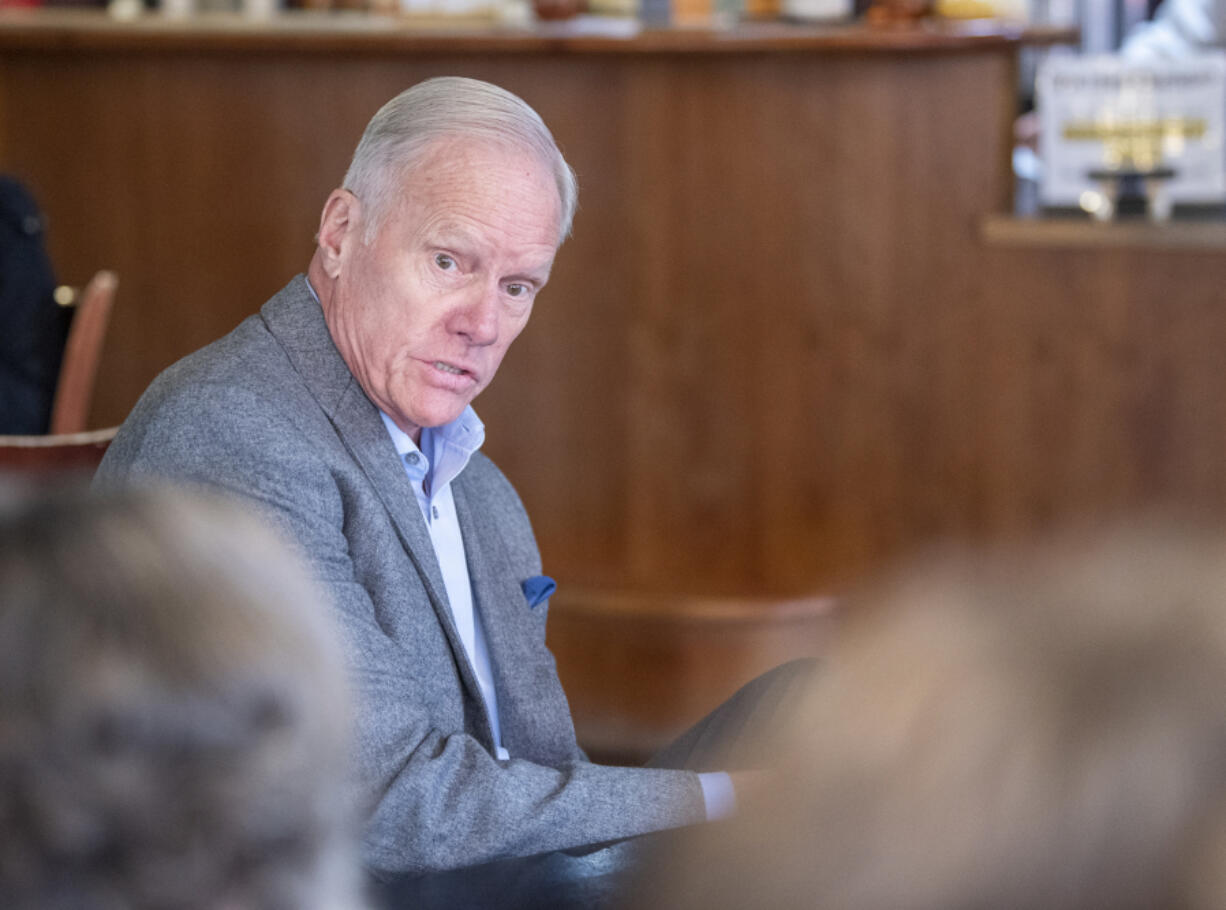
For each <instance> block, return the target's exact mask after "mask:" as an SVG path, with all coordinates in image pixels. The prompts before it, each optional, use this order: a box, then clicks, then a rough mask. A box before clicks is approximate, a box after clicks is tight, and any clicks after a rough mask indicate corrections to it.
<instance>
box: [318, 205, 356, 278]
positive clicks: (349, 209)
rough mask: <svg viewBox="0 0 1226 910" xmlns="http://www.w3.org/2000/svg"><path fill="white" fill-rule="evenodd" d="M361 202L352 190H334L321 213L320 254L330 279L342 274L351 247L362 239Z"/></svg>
mask: <svg viewBox="0 0 1226 910" xmlns="http://www.w3.org/2000/svg"><path fill="white" fill-rule="evenodd" d="M361 231H362V203H361V201H360V200H359V199H358V197H357V196H355V195H353V193H351V192H349V190H340V189H338V190H333V191H332V192H331V193H330V194H329V196H328V201H327V202H325V203H324V210H323V213H322V214H321V215H320V216H319V254H320V259H321V260H322V262H323V267H324V272H325V273H326V274H327V276H328V277H329V278H336V277H337V276H338V275H340V273H341V264H342V262H343V261H344V259H345V255H346V253H347V251H348V249H349V247H351V246H353V245H354V244H355V243H360V242H361Z"/></svg>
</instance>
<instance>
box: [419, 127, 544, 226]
mask: <svg viewBox="0 0 1226 910" xmlns="http://www.w3.org/2000/svg"><path fill="white" fill-rule="evenodd" d="M554 164H555V163H554V160H553V158H552V156H551V155H550V154H549V153H548V152H546V151H544V150H542V149H539V148H536V147H535V146H534V145H532V144H531V143H529V142H527V141H526V140H524V139H521V138H518V137H513V136H503V135H496V136H490V135H484V134H473V133H466V132H456V133H448V134H444V135H442V136H436V137H434V138H432V139H430V140H429V141H428V142H427V143H426V144H425V145H424V146H422V147H421V149H420V150H419V151H418V153H417V154H415V155H411V156H409V157H408V160H407V162H406V163H405V164H404V165H403V166H402V168H401V170H400V173H399V179H398V181H397V185H398V188H399V189H398V192H397V196H398V197H399V198H398V200H397V202H399V203H402V202H404V201H407V200H409V199H411V198H414V197H416V196H417V195H418V194H420V193H422V192H423V191H429V189H430V188H431V187H432V186H434V185H435V184H436V183H437V182H438V181H439V180H440V179H442V178H443V177H444V176H447V177H451V178H453V179H454V178H456V177H457V175H458V176H460V177H462V178H463V179H468V180H471V181H472V182H473V184H474V185H476V184H477V183H478V182H479V181H480V179H481V177H482V176H483V175H485V174H488V173H489V172H490V171H491V170H493V171H510V170H519V169H522V171H523V173H524V174H525V175H526V176H527V175H530V178H531V179H534V180H536V181H538V182H539V183H540V185H541V187H542V193H545V194H547V196H548V198H549V201H550V202H551V203H552V206H553V221H554V224H555V225H556V226H557V233H558V239H557V243H556V244H555V246H557V245H559V244H560V243H561V241H562V237H561V224H562V218H563V200H562V191H561V187H559V186H558V178H557V174H556V171H555V167H554ZM465 170H467V171H468V173H464V172H465Z"/></svg>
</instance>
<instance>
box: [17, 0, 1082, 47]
mask: <svg viewBox="0 0 1226 910" xmlns="http://www.w3.org/2000/svg"><path fill="white" fill-rule="evenodd" d="M627 25H629V27H630V30H632V33H631V34H625V35H619V34H608V35H606V34H594V33H591V32H589V31H586V30H584V29H583V28H580V27H570V26H568V25H566V24H565V23H563V24H546V25H542V26H530V27H523V28H515V27H511V26H500V25H497V24H495V23H493V22H491V21H488V20H480V19H470V20H446V19H440V20H438V21H429V22H422V21H420V20H419V21H415V22H414V21H405V20H401V19H398V18H394V17H386V16H383V17H380V16H374V15H353V14H330V13H313V12H297V11H296V12H291V13H281V14H278V15H277V16H275V17H273V18H272V19H267V20H257V19H249V18H246V17H243V16H241V15H237V14H211V15H203V16H198V17H194V18H191V19H172V18H166V17H162V16H159V15H157V14H146V15H143V16H141V17H139V18H137V19H134V20H131V21H122V20H116V19H113V18H111V17H109V16H108V15H106V14H105V13H104V12H102V11H99V10H80V9H58V10H46V9H43V10H25V9H6V10H0V53H3V52H21V51H48V50H58V51H74V50H76V51H124V52H132V51H145V52H182V51H204V52H208V51H213V52H227V53H229V52H261V51H262V52H272V51H282V52H300V53H301V52H317V53H336V52H353V53H389V52H409V51H413V52H419V53H421V52H432V51H440V52H447V53H465V52H479V53H542V52H553V53H596V54H599V53H613V54H678V53H681V54H729V53H761V52H770V53H780V52H818V53H859V54H865V53H869V54H873V53H895V54H897V53H931V52H945V53H949V52H957V51H976V50H984V49H989V48H998V47H1007V46H1013V45H1017V44H1022V43H1025V44H1054V43H1067V42H1071V41H1075V40H1076V31H1075V30H1070V29H1053V28H1028V27H1025V26H1023V25H1020V24H1009V23H1001V22H992V23H988V22H983V21H967V22H929V23H924V24H921V25H920V26H913V27H888V28H874V27H868V26H865V25H862V24H857V23H847V24H836V25H824V26H817V25H801V24H794V23H787V22H748V23H742V24H740V25H738V26H736V27H734V28H730V29H718V28H709V27H682V26H678V27H669V28H659V29H635V28H634V25H633V23H627Z"/></svg>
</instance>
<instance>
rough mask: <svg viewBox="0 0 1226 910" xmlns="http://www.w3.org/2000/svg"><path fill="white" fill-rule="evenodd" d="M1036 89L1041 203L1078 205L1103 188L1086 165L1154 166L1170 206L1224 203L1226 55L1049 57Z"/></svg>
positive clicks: (1101, 167) (1104, 167) (1151, 168)
mask: <svg viewBox="0 0 1226 910" xmlns="http://www.w3.org/2000/svg"><path fill="white" fill-rule="evenodd" d="M1035 87H1036V102H1037V107H1038V112H1039V121H1040V124H1041V130H1042V132H1041V134H1040V139H1039V155H1040V157H1041V158H1042V160H1043V175H1042V179H1041V181H1040V184H1039V199H1040V201H1041V202H1042V203H1043V204H1044V205H1050V206H1076V205H1078V203H1079V200H1080V199H1081V197H1082V194H1083V193H1085V192H1086V191H1094V190H1097V189H1098V188H1099V183H1098V182H1097V181H1096V180H1094V179H1092V178H1091V177H1090V176H1089V174H1090V172H1091V171H1098V170H1107V171H1141V172H1145V171H1154V170H1157V169H1159V168H1170V169H1171V170H1173V171H1174V176H1172V177H1170V178H1169V179H1168V180H1166V181H1164V185H1163V189H1164V191H1165V193H1166V195H1167V196H1168V197H1169V199H1170V201H1171V202H1172V203H1174V202H1184V203H1215V202H1223V201H1226V144H1224V143H1223V119H1226V54H1223V53H1222V52H1215V53H1206V54H1200V55H1197V56H1193V57H1187V58H1184V59H1182V60H1155V61H1146V62H1144V63H1139V62H1132V61H1126V60H1124V59H1123V58H1122V57H1119V56H1115V55H1110V56H1097V57H1053V58H1050V59H1048V60H1047V61H1046V62H1045V63H1044V64H1043V66H1042V67H1041V68H1040V69H1039V73H1038V76H1037V79H1036V85H1035Z"/></svg>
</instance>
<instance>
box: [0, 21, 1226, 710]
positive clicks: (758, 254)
mask: <svg viewBox="0 0 1226 910" xmlns="http://www.w3.org/2000/svg"><path fill="white" fill-rule="evenodd" d="M3 26H4V23H3V22H0V167H3V168H4V169H5V170H6V171H9V172H12V173H15V174H16V175H17V176H19V177H21V178H23V179H25V180H26V181H28V182H29V184H30V185H31V187H32V188H33V190H34V191H35V193H36V194H37V195H38V197H39V198H40V199H41V200H42V202H43V204H44V205H45V207H46V208H47V210H48V212H49V214H50V218H51V234H50V238H51V246H52V253H53V255H54V257H55V261H56V262H57V263H58V264H59V266H60V270H61V272H62V275H63V277H64V278H65V279H68V280H78V281H79V280H82V279H83V278H85V277H88V276H89V275H90V274H92V273H93V271H94V270H96V269H97V268H100V267H107V268H113V269H116V270H117V271H118V272H119V274H120V280H121V285H120V287H121V291H120V295H119V299H118V302H117V307H116V310H115V315H114V321H113V331H112V335H111V341H110V344H109V346H108V349H107V352H106V356H105V359H104V362H103V367H102V377H101V391H100V393H99V396H98V401H97V406H96V409H95V413H94V423H95V424H96V425H104V424H109V423H113V422H117V421H119V420H121V419H122V418H123V416H124V415H125V414H126V412H127V410H128V409H129V408H130V407H131V405H132V404H133V402H134V401H135V399H136V397H137V396H138V395H139V393H140V391H141V390H142V389H143V388H144V387H145V385H146V384H147V383H148V382H149V381H150V380H151V379H152V377H153V376H154V375H155V374H156V373H157V371H159V370H160V369H162V368H163V367H165V366H166V365H168V364H169V363H170V362H172V361H173V360H174V359H176V358H178V357H179V356H182V355H183V354H185V353H187V352H189V351H191V350H193V349H195V348H196V347H199V346H200V345H203V344H205V343H207V342H208V341H210V340H212V339H213V338H215V337H217V336H218V335H220V334H222V333H223V332H225V331H226V330H228V329H229V328H230V327H232V326H233V325H235V324H237V323H238V322H239V321H240V320H241V319H242V318H243V317H245V316H246V315H248V314H249V313H251V312H254V311H255V310H256V309H257V308H258V306H259V305H260V304H261V303H262V302H263V301H264V299H266V298H267V297H268V296H269V295H270V294H271V293H272V292H274V291H275V290H276V289H277V288H278V287H280V286H281V284H282V283H284V281H286V280H287V279H288V278H289V277H290V276H292V275H293V274H294V273H295V272H297V271H300V270H302V269H303V268H305V266H306V263H307V261H308V259H309V256H310V253H311V249H312V239H311V238H312V234H313V232H314V229H315V226H316V222H317V218H318V211H319V208H320V206H321V204H322V202H323V200H324V198H325V196H326V194H327V192H328V191H329V190H330V189H331V188H332V187H333V186H334V185H335V184H336V183H337V182H338V181H339V179H340V177H341V174H342V173H343V171H344V169H345V167H346V165H347V161H348V156H349V154H350V153H351V150H352V148H353V146H354V144H355V143H356V141H357V138H358V136H359V135H360V133H361V130H362V128H363V126H364V124H365V122H366V121H367V119H368V118H369V117H370V115H371V114H372V113H373V111H374V110H375V109H376V108H377V107H378V106H379V105H380V104H381V103H382V102H384V101H385V100H387V99H388V98H390V97H391V96H392V95H393V94H395V93H396V92H397V91H399V90H401V89H402V88H404V87H406V86H408V85H410V84H412V83H414V82H416V81H418V80H420V79H423V78H426V77H428V76H433V75H438V74H445V73H459V74H465V75H471V76H477V77H480V78H485V79H490V80H492V81H495V82H497V83H499V84H502V85H504V86H506V87H507V88H509V89H511V90H513V91H515V92H517V93H519V94H520V95H522V96H523V97H524V98H525V99H527V100H528V101H529V102H530V103H531V104H532V105H533V106H535V107H536V108H537V109H538V110H539V111H540V112H541V114H542V115H543V117H544V118H545V120H546V121H547V122H548V123H549V124H550V126H551V127H552V128H553V130H554V132H555V134H556V136H557V138H558V140H559V142H560V144H561V146H562V147H563V149H564V151H565V153H566V154H567V156H568V158H569V159H570V161H571V162H572V164H573V165H574V167H575V169H576V170H577V171H578V173H579V179H580V185H581V196H580V202H581V208H580V211H579V215H578V218H577V221H576V226H575V233H574V236H573V238H572V239H571V240H570V241H568V243H567V244H566V246H565V247H564V248H563V249H562V251H561V254H560V256H559V259H558V263H557V266H556V269H555V273H554V278H553V281H552V282H551V284H550V286H549V287H548V289H547V290H546V291H545V293H544V295H543V296H542V297H541V299H540V301H539V303H538V306H537V311H536V313H535V314H534V316H533V320H532V323H531V324H530V326H529V328H528V330H527V331H526V332H525V334H524V335H523V336H522V338H521V340H520V341H518V342H517V345H516V347H515V348H514V349H513V350H512V352H511V354H510V356H509V357H508V359H507V361H506V363H505V364H504V366H503V371H502V375H501V376H500V377H499V379H498V380H497V381H496V382H495V384H494V385H493V387H492V388H491V389H490V390H489V391H488V392H487V393H486V395H485V396H484V397H483V398H482V399H481V400H480V401H479V402H478V407H479V410H480V412H481V414H482V416H483V418H484V419H485V420H486V422H487V425H488V447H487V448H488V451H489V452H490V453H491V454H492V455H493V457H494V458H495V459H496V460H497V461H498V462H499V464H500V465H501V466H502V468H503V469H504V470H505V471H506V473H507V474H508V475H509V476H510V477H511V479H512V480H513V482H514V483H515V484H516V486H517V487H518V489H519V491H520V493H521V495H522V496H523V498H524V500H525V502H526V504H527V506H528V509H529V511H530V513H531V514H532V516H533V519H534V523H535V526H536V529H537V533H538V537H539V541H540V544H541V549H542V551H543V553H544V558H545V564H546V570H547V571H550V572H551V573H552V574H554V575H555V576H557V577H558V578H559V580H560V581H561V582H562V589H561V593H560V594H559V597H558V600H557V606H558V607H560V608H563V609H564V608H565V604H566V596H567V595H566V592H567V591H568V590H575V591H579V590H583V591H588V592H592V591H595V592H610V591H612V592H618V595H619V596H620V597H622V598H623V600H626V599H629V600H630V601H633V600H634V599H635V598H639V599H640V600H642V599H647V600H651V601H652V602H654V603H667V602H668V600H667V597H665V599H664V600H663V601H661V600H659V598H660V597H662V596H666V595H674V596H675V601H674V602H675V603H678V604H683V603H687V602H690V600H691V599H692V598H694V597H700V598H701V597H715V598H726V599H729V601H730V602H741V601H745V602H752V603H759V602H761V601H760V599H761V598H766V599H768V600H769V599H771V598H775V599H786V598H789V597H793V596H797V595H804V594H808V593H812V592H820V591H831V590H837V589H838V588H839V587H840V586H841V585H842V584H843V583H845V582H847V581H849V580H852V579H855V578H858V577H860V576H863V575H865V574H867V573H870V572H872V571H874V570H876V569H878V568H880V567H881V566H882V565H884V564H886V563H887V562H889V561H891V560H892V559H894V558H895V557H897V556H899V555H901V554H903V553H906V552H908V551H910V550H913V549H914V548H916V547H919V546H922V545H923V544H925V543H928V542H930V541H932V540H934V539H940V538H945V537H950V536H954V537H963V538H969V539H972V540H989V539H998V538H1002V537H1009V536H1013V535H1026V534H1030V533H1033V532H1034V531H1036V530H1039V529H1042V528H1043V527H1046V526H1048V525H1050V524H1052V523H1055V522H1058V521H1061V520H1064V519H1067V518H1072V517H1087V516H1089V517H1093V516H1101V515H1105V514H1113V513H1118V512H1120V511H1127V510H1132V509H1136V508H1142V507H1144V506H1147V505H1151V504H1154V503H1157V502H1172V501H1173V502H1182V503H1194V504H1198V505H1201V506H1203V507H1206V508H1208V509H1209V510H1210V511H1215V512H1217V513H1221V512H1223V511H1224V510H1226V482H1224V481H1223V480H1222V473H1223V472H1222V471H1221V469H1220V467H1219V461H1220V457H1221V456H1220V453H1221V452H1222V451H1223V450H1226V404H1224V403H1223V401H1224V398H1226V396H1223V394H1222V390H1223V389H1224V388H1226V381H1224V380H1226V375H1224V371H1226V367H1223V363H1226V358H1224V357H1223V355H1222V353H1221V351H1222V348H1223V346H1224V344H1226V313H1224V311H1223V307H1222V305H1221V304H1222V296H1223V295H1222V292H1221V291H1220V288H1222V287H1223V286H1224V283H1223V280H1224V279H1226V261H1224V259H1223V256H1222V255H1221V253H1220V252H1218V251H1216V250H1180V249H1169V248H1155V249H1150V248H1147V247H1145V245H1144V244H1142V245H1141V246H1139V247H1129V248H1127V249H1112V248H1102V247H1098V246H1094V245H1085V246H1074V247H1069V248H1061V247H1056V248H1039V247H1033V246H1028V245H1010V244H1008V243H985V242H984V240H983V239H982V236H981V233H980V226H981V222H982V221H983V219H984V218H985V216H987V215H989V214H992V213H1002V212H1005V211H1007V210H1008V208H1009V205H1010V198H1011V178H1010V175H1009V166H1008V155H1009V146H1010V124H1011V121H1012V116H1013V110H1014V107H1013V106H1014V94H1013V92H1014V86H1015V74H1016V67H1015V44H1013V43H1011V42H1010V41H1008V40H1005V39H1004V38H998V39H997V40H984V39H982V38H981V39H975V40H970V39H967V40H964V41H959V40H956V38H950V37H949V36H945V37H943V38H941V40H940V41H937V42H936V43H933V42H928V43H925V41H924V40H921V38H922V36H921V38H916V39H915V40H910V41H909V40H905V36H904V38H899V37H898V35H897V34H896V33H890V34H889V35H887V36H886V37H884V38H882V37H880V36H878V37H873V36H872V35H868V34H867V33H864V32H862V31H856V30H850V31H844V32H837V33H828V34H825V35H824V36H823V34H817V35H816V37H815V36H814V35H813V34H809V33H805V32H802V33H788V34H789V35H791V36H792V37H790V38H787V39H786V40H784V39H779V38H778V37H777V36H778V34H781V33H779V32H774V33H772V34H775V35H776V38H773V39H770V40H762V41H757V42H755V41H754V40H752V39H751V38H744V37H741V38H735V37H733V38H729V37H725V38H723V39H721V38H720V37H719V36H707V37H706V38H694V37H692V36H690V37H686V36H681V37H677V36H673V37H671V38H670V37H668V36H665V37H663V38H661V37H660V36H656V37H654V38H651V37H647V38H644V39H642V40H638V41H630V42H625V43H623V44H622V45H616V43H613V42H588V43H584V42H582V41H579V42H569V43H568V42H565V41H550V40H544V39H541V40H525V41H523V42H519V43H517V42H516V41H514V40H511V39H499V40H495V41H488V42H483V41H481V40H477V39H474V38H468V39H462V40H461V39H456V40H450V39H445V38H432V39H429V40H425V39H422V40H417V41H415V40H412V39H407V38H387V37H386V36H385V37H383V38H380V39H379V40H372V41H369V42H364V41H363V40H360V39H358V38H352V37H349V38H344V39H343V40H342V39H336V40H335V41H331V42H328V41H323V40H322V39H321V40H319V41H312V40H311V39H309V38H302V37H301V36H299V37H296V38H294V40H285V41H278V40H276V37H275V36H273V37H271V38H265V39H260V41H257V42H255V44H254V45H253V44H252V42H250V41H248V42H246V43H244V41H239V40H235V41H234V42H227V41H226V40H225V39H224V38H218V37H217V36H215V35H214V36H213V37H212V38H209V39H208V40H201V41H193V40H192V38H191V36H190V35H186V36H184V35H178V36H177V37H174V40H169V39H167V40H160V39H159V40H154V39H149V38H147V36H146V38H144V39H142V38H141V36H139V35H137V36H135V37H133V36H131V35H128V36H125V37H122V38H106V37H101V38H99V37H97V36H96V35H95V36H92V37H91V36H88V35H87V36H85V37H82V36H80V35H77V36H76V37H75V38H74V37H73V36H72V34H71V33H70V32H65V33H63V34H58V33H57V35H58V36H57V37H54V38H46V39H45V40H40V39H38V37H37V36H35V37H30V35H29V34H25V35H23V36H21V37H20V40H18V39H17V38H11V40H10V39H6V37H5V35H6V32H5V30H4V27H3ZM796 34H800V37H799V38H797V37H796ZM65 35H67V36H68V37H65ZM806 36H807V37H806ZM849 36H851V37H849ZM856 36H858V37H856ZM721 41H722V43H721ZM670 42H671V43H670ZM585 596H586V595H585ZM577 599H578V600H582V599H583V598H582V597H580V598H577ZM596 599H597V600H600V597H597V598H596ZM631 612H633V611H631ZM572 628H573V627H572ZM640 631H641V630H640ZM566 634H570V633H566ZM597 634H599V635H600V636H601V641H602V642H603V643H604V644H605V645H606V647H611V646H612V644H611V639H610V638H609V635H608V633H607V630H606V631H605V632H600V633H597ZM586 647H587V645H585V644H583V643H581V642H580V643H577V644H575V645H574V647H572V648H570V649H569V650H568V652H567V653H568V654H570V655H572V657H566V656H565V655H560V661H561V662H562V663H563V664H565V666H564V667H563V674H564V678H566V677H567V676H570V677H571V679H572V680H580V678H581V677H584V676H585V674H586V675H587V676H588V677H591V679H590V682H591V686H589V689H591V688H592V687H599V686H601V685H602V684H604V683H605V682H606V680H607V674H608V673H609V672H612V673H614V674H615V675H616V674H621V676H622V678H628V677H629V676H632V675H634V674H635V673H636V672H641V670H642V668H641V666H639V667H637V669H636V662H641V660H642V658H641V654H642V651H641V649H640V650H638V651H636V650H635V648H638V645H633V646H631V645H627V646H626V647H625V648H624V649H623V653H622V655H621V657H620V658H618V659H619V660H620V661H621V664H620V665H619V668H615V669H613V670H610V669H609V668H608V667H607V666H606V667H602V668H593V667H592V658H591V657H590V654H591V653H592V652H590V651H587V652H585V650H584V649H585V648H586ZM585 653H587V654H588V655H589V656H588V657H584V656H583V654H585ZM683 653H684V649H683ZM636 655H637V656H636ZM759 656H760V655H759ZM686 659H687V658H685V657H684V656H683V657H680V658H677V662H678V663H679V664H684V663H685V661H686ZM755 659H757V658H755ZM720 660H721V661H724V662H725V663H727V664H728V666H730V667H732V668H735V667H736V666H737V662H736V661H735V660H732V659H730V658H728V657H727V656H726V655H725V656H724V657H721V658H720ZM568 661H570V662H569V663H568ZM746 665H747V664H746ZM730 672H733V675H735V672H734V671H732V670H730ZM568 681H570V680H568ZM580 681H582V680H580ZM579 688H582V686H579ZM574 691H575V689H574V688H573V687H572V694H574ZM593 697H594V698H596V700H597V701H599V697H598V694H597V696H593ZM650 697H651V698H660V697H667V691H665V695H664V696H661V695H659V694H656V695H652V696H650ZM582 698H583V696H582V695H580V698H579V700H580V701H582ZM580 707H581V706H580Z"/></svg>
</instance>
